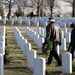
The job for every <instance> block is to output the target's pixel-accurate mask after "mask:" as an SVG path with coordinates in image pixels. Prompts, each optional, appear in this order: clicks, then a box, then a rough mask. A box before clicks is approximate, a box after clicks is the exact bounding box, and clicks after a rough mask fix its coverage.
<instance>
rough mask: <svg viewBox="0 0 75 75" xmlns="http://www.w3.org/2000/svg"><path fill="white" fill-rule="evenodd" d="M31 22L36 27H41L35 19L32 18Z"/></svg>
mask: <svg viewBox="0 0 75 75" xmlns="http://www.w3.org/2000/svg"><path fill="white" fill-rule="evenodd" d="M31 22H32V23H33V24H34V25H35V26H39V22H38V21H37V20H36V19H35V18H31Z"/></svg>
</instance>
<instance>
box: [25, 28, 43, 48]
mask: <svg viewBox="0 0 75 75" xmlns="http://www.w3.org/2000/svg"><path fill="white" fill-rule="evenodd" d="M25 33H26V34H27V35H28V36H29V37H30V38H31V39H32V40H33V41H34V42H35V43H36V44H37V45H38V47H39V48H41V47H42V43H44V38H43V37H40V35H39V34H37V33H36V31H33V30H32V29H30V28H29V27H26V28H25Z"/></svg>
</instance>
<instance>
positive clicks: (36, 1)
mask: <svg viewBox="0 0 75 75" xmlns="http://www.w3.org/2000/svg"><path fill="white" fill-rule="evenodd" d="M31 1H32V3H33V5H35V6H36V8H37V16H40V8H41V7H42V5H43V0H31Z"/></svg>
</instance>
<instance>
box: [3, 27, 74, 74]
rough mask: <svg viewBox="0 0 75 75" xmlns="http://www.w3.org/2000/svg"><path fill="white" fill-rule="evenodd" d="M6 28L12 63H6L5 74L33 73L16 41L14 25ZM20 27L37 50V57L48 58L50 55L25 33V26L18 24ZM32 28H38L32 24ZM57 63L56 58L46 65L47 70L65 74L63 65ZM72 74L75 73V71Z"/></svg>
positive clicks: (52, 72) (7, 47)
mask: <svg viewBox="0 0 75 75" xmlns="http://www.w3.org/2000/svg"><path fill="white" fill-rule="evenodd" d="M6 28H7V32H6V34H7V36H6V38H7V46H6V50H8V51H9V55H8V57H9V58H10V63H8V64H5V65H4V75H33V70H32V69H28V68H27V66H26V64H27V60H26V58H24V56H23V53H22V52H21V50H20V48H19V47H18V45H17V43H16V39H15V36H14V33H13V26H6ZM18 28H19V30H20V31H21V33H22V35H23V36H24V37H25V39H27V40H28V42H29V43H31V45H32V49H34V50H36V51H37V57H43V58H45V59H46V60H47V58H48V55H44V54H43V53H42V52H41V49H39V48H38V46H37V45H36V44H35V43H34V42H33V41H32V39H31V38H29V37H28V36H27V35H26V34H25V32H24V29H25V26H18ZM31 29H33V30H36V27H33V26H32V27H31ZM56 64H57V62H56V60H53V62H52V64H51V65H46V69H47V71H48V72H49V73H50V75H63V74H62V67H60V66H59V67H58V66H57V67H56V66H55V65H56ZM71 75H75V73H74V74H71Z"/></svg>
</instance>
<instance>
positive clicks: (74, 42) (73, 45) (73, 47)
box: [68, 22, 75, 61]
mask: <svg viewBox="0 0 75 75" xmlns="http://www.w3.org/2000/svg"><path fill="white" fill-rule="evenodd" d="M70 27H71V28H72V31H71V42H70V45H69V47H68V52H70V53H71V54H72V61H73V60H74V51H75V23H74V22H73V23H72V24H71V25H70Z"/></svg>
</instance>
